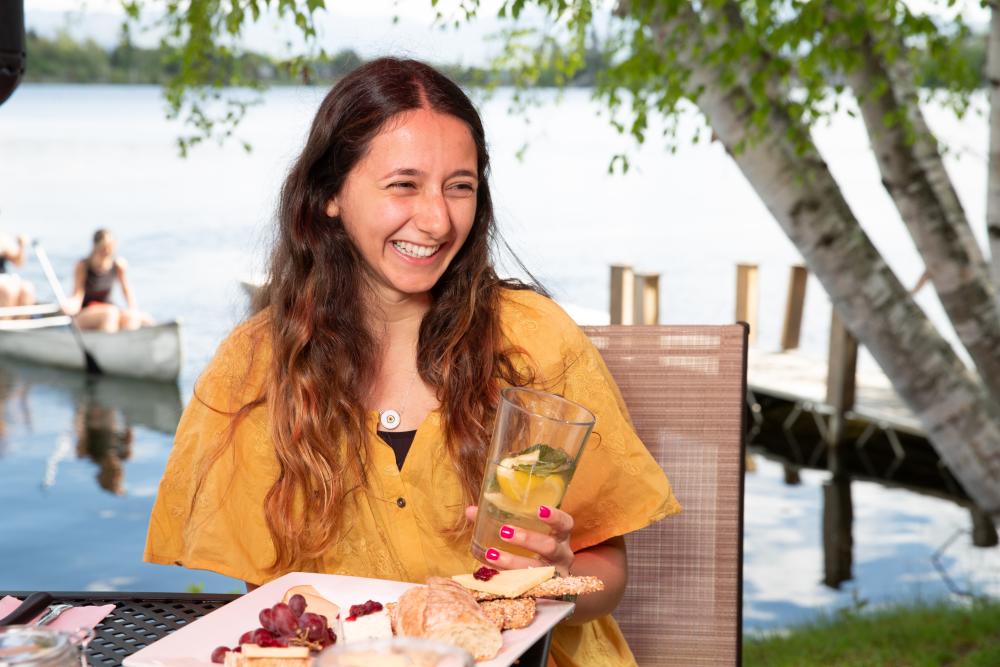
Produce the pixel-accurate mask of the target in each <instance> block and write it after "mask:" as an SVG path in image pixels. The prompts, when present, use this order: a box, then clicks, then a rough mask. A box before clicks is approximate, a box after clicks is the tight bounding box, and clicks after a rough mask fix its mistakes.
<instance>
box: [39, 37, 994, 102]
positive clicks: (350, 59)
mask: <svg viewBox="0 0 1000 667" xmlns="http://www.w3.org/2000/svg"><path fill="white" fill-rule="evenodd" d="M960 49H961V53H962V62H963V67H966V68H968V71H970V72H975V73H977V75H978V76H979V86H980V87H985V85H986V77H985V73H984V70H985V67H984V66H985V63H986V38H985V36H984V35H976V34H973V35H971V36H967V37H965V38H964V39H963V41H962V44H961V46H960ZM27 53H28V68H27V73H26V76H25V80H26V81H34V82H45V83H126V84H156V85H162V84H164V83H165V82H166V81H167V80H168V79H169V78H170V77H171V76H173V75H175V74H176V73H177V71H178V70H179V69H180V64H179V63H177V62H175V61H173V60H172V59H171V56H170V53H169V51H167V50H166V49H162V48H155V49H147V48H141V47H138V46H135V45H134V44H133V43H131V42H130V41H128V40H122V41H121V42H120V43H119V44H117V45H116V46H114V47H113V48H111V49H107V48H105V47H103V46H101V45H100V44H98V43H97V42H95V41H94V40H92V39H87V40H84V41H77V40H75V39H73V38H72V37H71V36H70V35H69V34H68V33H66V32H60V33H59V34H57V35H56V36H55V37H54V38H48V37H43V36H41V35H39V34H38V33H36V32H35V31H30V30H29V31H28V33H27ZM362 62H363V60H362V58H361V56H359V55H358V54H357V53H356V52H355V51H353V50H351V49H345V50H343V51H340V52H338V53H336V54H335V55H331V56H328V57H326V58H313V59H302V58H297V59H295V60H287V61H283V60H279V59H276V58H273V57H270V56H267V55H264V54H260V53H255V52H252V51H246V52H241V53H231V54H228V55H227V56H226V57H225V58H224V59H221V60H219V61H216V62H215V63H213V66H214V67H215V68H216V69H217V70H218V73H219V79H220V80H232V79H233V78H234V77H233V75H234V74H238V76H237V77H236V78H238V79H239V80H241V81H244V82H249V83H259V84H262V85H281V84H302V83H322V84H329V83H332V82H333V81H336V80H337V79H339V78H340V77H342V76H343V75H344V74H346V73H347V72H349V71H351V70H352V69H354V68H355V67H357V66H358V65H360V64H361V63H362ZM608 62H609V58H608V56H607V55H606V54H605V53H604V52H603V51H602V50H601V49H600V48H599V46H597V45H595V46H593V47H592V48H588V49H587V54H586V59H585V65H584V67H583V68H581V69H580V70H579V71H577V72H575V73H574V75H573V77H572V79H571V80H570V81H568V82H565V83H564V82H561V81H560V79H559V77H560V76H561V74H560V73H559V71H558V70H557V69H556V68H548V69H541V70H539V71H537V72H534V73H533V76H532V77H531V78H532V80H531V82H530V84H531V85H534V86H539V87H551V86H557V85H570V86H591V85H593V84H594V82H595V80H596V77H597V73H598V72H599V71H601V70H602V69H604V68H605V67H607V66H608ZM438 66H439V67H440V69H442V70H444V71H445V72H447V73H448V74H449V75H450V76H452V77H453V78H454V79H455V80H457V81H458V82H459V83H461V84H464V85H473V86H476V85H506V84H510V83H512V82H513V77H512V75H511V74H510V73H509V72H508V71H506V70H502V69H501V70H497V69H491V68H475V67H462V66H459V65H438ZM919 71H920V76H919V80H920V82H921V85H923V86H924V87H928V88H936V87H938V86H940V85H941V83H942V80H943V78H944V76H943V73H942V72H941V71H940V67H939V64H938V63H937V61H935V60H934V59H932V58H924V59H923V60H922V62H921V63H920V65H919ZM522 83H523V82H522Z"/></svg>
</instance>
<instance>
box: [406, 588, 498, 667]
mask: <svg viewBox="0 0 1000 667" xmlns="http://www.w3.org/2000/svg"><path fill="white" fill-rule="evenodd" d="M396 632H397V633H398V634H400V635H403V636H408V637H426V638H427V639H436V640H438V641H442V642H445V643H447V644H451V645H452V646H458V647H459V648H462V649H465V650H466V651H468V652H469V653H471V654H472V656H473V657H474V658H475V659H476V660H489V659H491V658H493V657H494V656H496V654H497V653H498V652H499V651H500V645H501V644H502V643H503V640H502V639H501V637H500V629H499V628H497V626H496V625H494V624H493V623H491V622H490V620H489V619H488V618H487V617H486V615H485V614H483V612H482V610H481V609H480V608H479V605H478V604H476V601H475V600H474V599H473V597H472V595H471V594H470V593H469V591H467V590H466V589H465V588H463V587H462V585H461V584H459V583H457V582H455V581H452V580H451V579H445V578H444V577H428V579H427V585H426V586H421V587H418V588H411V589H410V590H408V591H406V592H405V593H403V595H402V597H400V598H399V606H398V607H397V609H396Z"/></svg>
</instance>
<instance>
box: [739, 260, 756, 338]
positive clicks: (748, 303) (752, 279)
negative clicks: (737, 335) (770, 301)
mask: <svg viewBox="0 0 1000 667" xmlns="http://www.w3.org/2000/svg"><path fill="white" fill-rule="evenodd" d="M759 307H760V283H759V282H758V280H757V265H756V264H737V265H736V315H735V319H736V321H737V322H746V323H747V324H749V325H750V333H749V336H748V342H750V343H751V344H752V343H756V342H757V322H758V320H757V314H758V310H759Z"/></svg>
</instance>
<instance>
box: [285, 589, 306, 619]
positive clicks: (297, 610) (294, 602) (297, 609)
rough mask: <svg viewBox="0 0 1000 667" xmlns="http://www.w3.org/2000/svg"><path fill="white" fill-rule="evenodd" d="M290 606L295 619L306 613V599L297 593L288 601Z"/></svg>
mask: <svg viewBox="0 0 1000 667" xmlns="http://www.w3.org/2000/svg"><path fill="white" fill-rule="evenodd" d="M288 606H289V607H290V608H291V610H292V613H293V614H295V618H298V617H299V616H301V615H302V614H304V613H305V612H306V599H305V598H304V597H302V596H301V595H299V594H298V593H296V594H295V595H293V596H292V597H291V599H290V600H289V601H288Z"/></svg>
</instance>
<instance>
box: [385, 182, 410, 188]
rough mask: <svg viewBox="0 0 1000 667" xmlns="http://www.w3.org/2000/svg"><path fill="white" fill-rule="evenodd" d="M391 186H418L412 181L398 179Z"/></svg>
mask: <svg viewBox="0 0 1000 667" xmlns="http://www.w3.org/2000/svg"><path fill="white" fill-rule="evenodd" d="M389 187H390V188H402V189H411V188H415V187H417V186H416V184H414V183H413V182H412V181H397V182H396V183H390V184H389Z"/></svg>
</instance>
